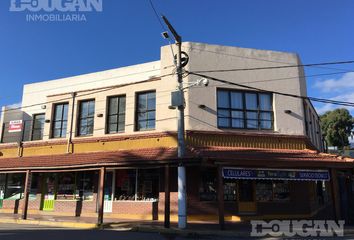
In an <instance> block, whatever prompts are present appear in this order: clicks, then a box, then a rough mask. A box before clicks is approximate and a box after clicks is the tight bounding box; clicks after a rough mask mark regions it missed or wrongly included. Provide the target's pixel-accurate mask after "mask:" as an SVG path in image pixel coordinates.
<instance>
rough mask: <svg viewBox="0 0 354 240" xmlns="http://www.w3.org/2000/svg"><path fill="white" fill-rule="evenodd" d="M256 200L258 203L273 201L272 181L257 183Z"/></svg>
mask: <svg viewBox="0 0 354 240" xmlns="http://www.w3.org/2000/svg"><path fill="white" fill-rule="evenodd" d="M256 199H257V201H258V202H267V201H272V199H273V184H272V182H271V181H259V182H257V183H256Z"/></svg>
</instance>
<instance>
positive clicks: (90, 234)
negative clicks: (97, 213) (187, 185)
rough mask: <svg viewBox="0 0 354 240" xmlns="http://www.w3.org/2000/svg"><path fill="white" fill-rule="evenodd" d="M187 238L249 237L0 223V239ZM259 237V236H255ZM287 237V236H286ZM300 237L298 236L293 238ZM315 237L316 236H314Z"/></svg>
mask: <svg viewBox="0 0 354 240" xmlns="http://www.w3.org/2000/svg"><path fill="white" fill-rule="evenodd" d="M32 239H33V240H120V239H124V240H140V239H141V240H149V239H152V240H155V239H156V240H187V239H189V240H190V239H207V240H211V239H219V240H231V239H250V238H230V237H225V238H221V237H219V238H216V237H204V238H200V237H181V236H174V235H161V234H159V233H140V232H126V231H116V230H77V229H67V228H65V229H64V228H52V227H43V226H35V225H18V224H0V240H32ZM256 239H260V238H256ZM264 239H272V240H275V239H282V238H264ZM287 239H289V238H287ZM294 239H300V238H294ZM316 239H317V238H316ZM320 239H354V236H353V235H352V236H347V237H344V238H320Z"/></svg>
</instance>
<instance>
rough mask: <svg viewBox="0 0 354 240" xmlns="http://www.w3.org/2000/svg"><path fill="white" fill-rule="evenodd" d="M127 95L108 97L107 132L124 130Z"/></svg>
mask: <svg viewBox="0 0 354 240" xmlns="http://www.w3.org/2000/svg"><path fill="white" fill-rule="evenodd" d="M124 129H125V96H115V97H110V98H108V115H107V133H119V132H124Z"/></svg>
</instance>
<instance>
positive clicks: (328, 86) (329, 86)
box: [313, 72, 354, 92]
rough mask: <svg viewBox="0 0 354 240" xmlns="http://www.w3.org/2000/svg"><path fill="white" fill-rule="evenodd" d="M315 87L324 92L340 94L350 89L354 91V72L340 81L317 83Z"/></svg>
mask: <svg viewBox="0 0 354 240" xmlns="http://www.w3.org/2000/svg"><path fill="white" fill-rule="evenodd" d="M313 86H314V88H317V89H319V90H320V91H322V92H333V91H335V92H338V91H343V90H348V89H350V88H352V89H354V72H350V73H346V74H344V75H343V76H342V77H341V78H339V79H327V80H320V81H317V82H316V83H315V84H314V85H313Z"/></svg>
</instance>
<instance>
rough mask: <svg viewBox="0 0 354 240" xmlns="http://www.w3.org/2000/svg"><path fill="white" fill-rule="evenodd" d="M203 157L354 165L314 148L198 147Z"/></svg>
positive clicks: (288, 164) (228, 161)
mask: <svg viewBox="0 0 354 240" xmlns="http://www.w3.org/2000/svg"><path fill="white" fill-rule="evenodd" d="M193 152H194V153H195V154H196V155H197V156H198V157H201V158H203V159H206V160H209V161H213V162H216V163H219V164H226V165H227V164H229V165H230V164H231V165H241V166H260V167H311V166H313V167H323V168H326V167H338V168H341V167H346V168H348V167H354V159H352V158H345V157H341V156H337V155H333V154H325V153H318V152H317V151H313V150H307V149H305V150H289V149H263V148H262V149H261V148H259V149H257V148H237V147H206V148H196V149H193Z"/></svg>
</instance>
